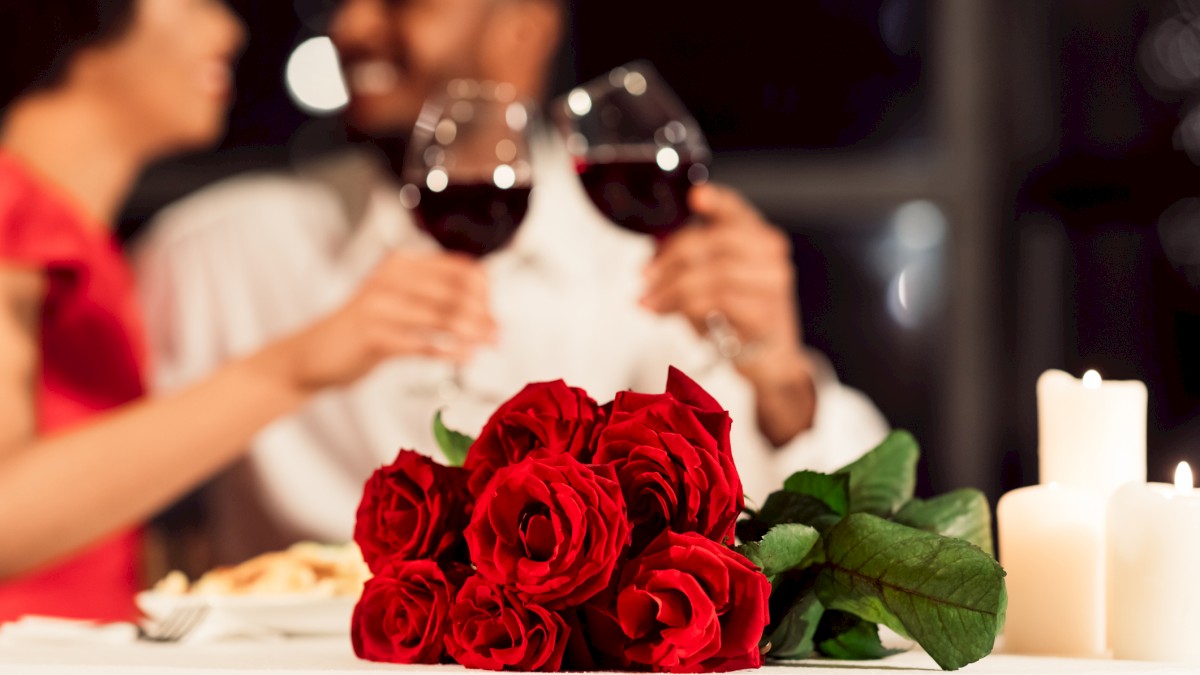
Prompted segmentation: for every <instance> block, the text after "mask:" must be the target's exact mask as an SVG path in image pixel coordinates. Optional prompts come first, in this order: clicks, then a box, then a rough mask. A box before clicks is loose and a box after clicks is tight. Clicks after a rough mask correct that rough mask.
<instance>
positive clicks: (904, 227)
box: [892, 199, 946, 251]
mask: <svg viewBox="0 0 1200 675" xmlns="http://www.w3.org/2000/svg"><path fill="white" fill-rule="evenodd" d="M892 222H893V223H894V225H893V227H894V228H895V235H896V241H898V242H899V243H900V245H901V246H903V247H904V248H906V249H908V250H909V251H924V250H926V249H930V248H934V247H936V246H939V245H940V244H941V243H942V241H943V240H944V239H945V238H946V216H945V215H944V214H943V213H942V210H941V209H940V208H938V206H937V205H936V204H934V203H933V202H931V201H928V200H925V199H918V200H915V201H911V202H906V203H905V204H902V205H901V206H900V208H898V209H896V213H895V215H893V216H892Z"/></svg>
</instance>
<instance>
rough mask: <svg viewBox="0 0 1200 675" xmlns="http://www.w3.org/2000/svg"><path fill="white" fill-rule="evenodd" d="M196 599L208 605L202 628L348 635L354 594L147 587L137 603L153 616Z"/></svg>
mask: <svg viewBox="0 0 1200 675" xmlns="http://www.w3.org/2000/svg"><path fill="white" fill-rule="evenodd" d="M198 602H201V603H204V604H206V605H208V606H209V608H210V612H209V615H208V618H207V619H206V620H205V624H206V628H208V629H209V630H206V631H205V632H213V633H231V634H232V633H277V634H283V635H349V634H350V617H351V615H352V614H353V613H354V604H355V600H354V599H353V598H328V597H313V596H303V595H287V596H282V595H281V596H227V595H170V594H167V593H155V592H154V591H146V592H144V593H139V594H138V596H137V605H138V607H139V608H140V609H141V610H142V612H144V613H145V614H146V616H148V617H149V618H150V619H152V620H159V619H163V618H165V617H166V616H167V615H168V614H170V613H171V610H173V609H175V608H177V607H180V606H188V605H193V604H195V603H198Z"/></svg>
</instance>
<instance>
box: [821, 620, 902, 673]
mask: <svg viewBox="0 0 1200 675" xmlns="http://www.w3.org/2000/svg"><path fill="white" fill-rule="evenodd" d="M814 639H815V640H817V645H816V646H817V651H819V652H821V654H823V655H825V656H828V657H830V658H834V659H844V660H847V661H873V660H876V659H882V658H884V657H887V656H892V655H893V654H899V653H901V652H903V651H905V650H903V649H888V648H887V647H884V646H883V643H882V642H880V640H879V626H877V625H875V624H873V623H871V622H870V621H863V620H862V619H860V618H858V617H857V616H854V615H853V614H847V613H845V612H833V611H831V612H825V616H824V617H823V618H822V619H821V625H820V627H819V629H818V631H817V636H816V637H815V638H814Z"/></svg>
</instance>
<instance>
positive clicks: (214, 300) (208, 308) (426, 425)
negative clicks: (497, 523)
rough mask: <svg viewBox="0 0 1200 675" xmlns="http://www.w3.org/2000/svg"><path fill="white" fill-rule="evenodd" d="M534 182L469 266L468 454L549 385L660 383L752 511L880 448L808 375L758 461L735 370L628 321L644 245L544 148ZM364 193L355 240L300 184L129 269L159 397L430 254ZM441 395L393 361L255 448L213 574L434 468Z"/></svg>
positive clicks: (338, 199)
mask: <svg viewBox="0 0 1200 675" xmlns="http://www.w3.org/2000/svg"><path fill="white" fill-rule="evenodd" d="M534 180H535V183H534V184H535V189H534V193H533V196H532V198H531V204H530V210H529V213H528V216H527V218H526V220H525V222H524V224H523V225H522V227H521V229H520V231H519V233H518V235H517V237H516V239H515V240H514V242H513V244H512V245H511V246H510V247H509V248H507V249H506V250H503V251H500V252H498V253H495V254H493V255H491V256H488V257H487V258H485V259H484V265H485V267H486V270H487V274H488V276H489V282H490V295H491V300H492V303H493V312H494V315H495V317H496V319H497V322H498V323H499V325H500V326H501V335H500V341H499V344H498V345H497V346H496V347H495V348H488V349H486V350H484V351H482V352H480V353H478V354H477V356H476V357H475V358H474V359H473V360H472V361H471V362H470V363H469V364H468V365H467V366H466V368H465V369H464V371H463V377H464V382H465V385H466V392H467V393H465V394H464V395H463V396H462V397H460V398H458V399H455V400H453V401H452V402H451V403H450V404H449V407H448V409H447V411H446V419H447V422H448V424H449V425H450V426H453V427H456V428H458V429H460V430H462V431H464V432H466V433H469V434H472V435H474V434H475V433H476V432H478V431H479V429H480V428H481V427H482V425H483V423H484V422H485V421H486V420H487V417H488V416H489V414H490V413H491V411H492V410H493V409H494V408H495V407H496V406H497V405H498V404H499V403H500V402H501V401H502V400H503V399H505V398H507V397H508V396H509V395H511V394H513V393H515V392H517V391H518V390H519V389H520V388H521V387H522V386H524V385H525V384H526V383H528V382H536V381H547V380H555V379H560V378H561V379H564V380H566V382H567V383H568V384H570V385H572V386H578V387H583V388H584V389H586V390H587V391H588V392H589V393H590V394H591V395H592V396H593V397H594V398H595V399H596V400H597V401H599V402H601V403H603V402H605V401H607V400H610V399H611V398H612V397H613V395H614V394H616V392H618V391H621V390H623V389H634V390H638V391H647V392H661V391H662V390H663V386H664V384H665V381H666V375H667V366H668V365H676V366H678V367H680V368H681V369H683V370H684V371H685V372H687V373H689V374H690V375H692V376H693V377H694V378H695V379H697V380H698V381H699V382H700V384H701V385H703V386H704V387H705V388H706V389H708V390H709V392H710V393H712V394H713V395H714V396H715V397H716V398H717V400H718V401H720V402H721V403H722V405H724V406H725V407H726V408H727V409H728V410H729V411H730V413H731V415H732V417H733V432H732V434H733V439H732V441H733V448H734V455H735V461H736V463H737V466H738V467H739V470H740V473H741V477H742V481H743V483H744V486H745V489H746V493H747V495H748V496H749V497H750V498H751V500H754V501H757V502H759V503H761V500H762V499H763V498H765V496H766V495H767V494H768V493H770V492H771V491H773V490H776V489H779V487H780V486H781V484H782V481H783V479H784V478H785V477H786V476H787V475H789V474H790V473H791V472H793V471H796V470H799V469H814V470H824V471H830V470H833V469H836V468H839V467H840V466H842V465H844V464H846V463H848V462H850V461H852V460H854V459H855V458H857V457H858V456H859V455H861V454H862V453H863V452H865V451H866V450H867V449H869V448H870V447H872V446H873V445H874V444H876V443H877V442H878V441H880V440H881V439H882V437H883V436H884V434H885V433H886V431H887V425H886V423H885V421H884V419H883V417H882V416H881V415H880V414H879V412H878V411H877V410H876V409H875V407H874V406H873V405H872V404H871V403H870V401H869V400H867V398H866V397H865V396H863V395H862V394H861V393H859V392H857V391H854V390H852V389H850V388H847V387H845V386H842V385H841V384H839V383H838V382H837V379H836V377H835V376H834V374H833V373H832V370H831V369H830V368H829V367H828V365H827V363H826V362H825V360H824V359H823V358H820V356H819V355H816V356H817V358H816V359H815V361H816V362H817V363H818V364H819V365H818V369H819V370H820V371H821V372H819V373H818V374H817V375H818V376H817V390H818V396H817V409H816V420H815V424H814V426H813V428H812V429H811V430H810V431H808V432H806V433H804V434H802V435H800V436H799V437H797V438H796V439H795V440H793V441H792V442H791V443H789V444H788V445H787V446H786V447H783V448H779V449H776V448H773V447H772V446H771V444H770V443H769V442H768V441H767V440H766V439H765V438H764V437H763V436H762V435H761V434H760V433H759V431H758V429H757V426H756V423H755V419H756V414H755V402H754V396H753V393H752V390H751V388H750V387H749V385H748V384H747V383H746V382H745V381H744V380H743V379H742V378H741V377H740V375H738V374H737V372H736V371H735V370H734V369H733V367H732V366H731V364H729V363H727V362H724V361H721V360H720V358H719V357H718V356H717V355H716V353H715V350H714V349H713V348H712V347H711V345H710V344H709V343H708V342H707V341H706V340H704V339H702V338H701V337H700V336H697V335H696V334H695V332H694V330H693V329H692V328H691V327H690V325H688V324H687V323H686V322H685V321H684V320H683V319H682V318H680V317H662V316H657V315H654V314H652V313H650V312H648V311H646V310H644V309H642V308H641V307H640V306H639V305H638V302H637V299H638V297H639V295H640V292H641V290H642V288H641V284H642V275H641V270H642V268H643V266H644V265H645V264H646V262H647V261H648V260H649V258H650V256H651V255H652V244H651V243H650V241H649V240H648V238H644V237H639V236H636V235H633V234H629V233H626V232H624V231H622V230H619V229H618V228H617V227H615V226H614V225H612V224H611V223H610V222H608V221H607V220H605V219H604V218H603V216H601V214H600V213H599V212H598V211H596V210H595V209H594V208H593V207H592V205H591V203H590V202H589V201H588V198H587V195H586V193H585V192H584V191H583V189H582V187H581V186H580V185H579V182H578V179H577V178H576V176H575V174H574V171H572V169H571V165H570V160H569V158H568V157H567V156H566V154H565V152H564V151H562V150H561V148H560V147H559V146H558V145H557V144H552V143H542V144H540V145H539V146H538V147H537V148H536V152H535V179H534ZM373 184H374V185H375V186H376V187H374V188H372V189H371V190H370V192H369V198H368V199H367V200H366V209H365V213H364V214H363V217H362V218H361V219H359V220H360V222H358V223H357V224H354V223H351V222H350V221H349V219H348V217H347V215H346V212H347V209H346V206H345V199H344V198H343V197H342V196H340V193H339V191H338V190H336V189H334V188H333V187H332V186H331V185H330V184H329V182H327V181H325V180H321V179H318V178H314V177H303V176H284V175H261V176H252V177H241V178H235V179H232V180H230V181H227V182H225V183H223V184H220V185H217V186H215V187H212V188H209V189H207V190H204V191H202V192H200V193H198V194H196V195H193V196H192V197H190V198H188V199H185V200H184V201H182V202H180V203H179V204H177V205H174V206H172V207H171V208H169V209H168V210H166V211H164V212H163V213H162V214H161V216H160V217H159V218H158V219H157V221H156V223H155V224H154V225H153V227H152V228H151V231H150V234H149V235H148V237H147V238H146V241H145V242H144V244H143V245H142V247H141V249H140V251H139V252H138V254H137V255H136V256H135V263H136V267H137V270H138V275H139V279H140V284H141V287H142V292H143V298H144V304H145V310H146V318H147V330H148V337H149V342H150V345H151V349H152V352H153V354H152V363H153V365H154V368H155V382H154V387H155V389H157V390H159V391H169V390H173V389H177V388H179V387H182V386H185V385H188V384H190V383H193V382H195V381H197V380H198V379H200V378H202V377H204V376H205V375H207V374H208V373H210V372H211V371H213V370H214V369H215V368H216V367H217V366H219V365H220V364H221V363H222V362H224V361H227V360H229V359H232V358H236V357H238V356H242V355H245V354H248V353H251V352H253V351H255V350H257V349H259V348H261V347H262V346H264V345H265V344H267V343H269V342H270V341H272V340H274V339H276V338H279V337H281V336H283V335H285V334H288V333H290V332H293V331H295V330H297V329H300V328H302V327H303V326H305V325H307V324H309V323H310V322H312V321H313V320H315V319H317V318H319V317H321V316H323V315H324V314H326V313H328V312H330V311H332V310H333V309H335V308H336V307H337V306H338V305H339V304H340V303H342V302H343V301H345V300H346V299H347V298H348V297H349V296H350V294H351V293H352V292H353V291H354V289H355V288H356V286H357V284H358V283H359V281H360V280H362V279H363V278H364V277H365V276H366V275H367V274H368V273H369V272H370V271H371V269H372V268H373V266H374V265H375V264H376V263H377V262H378V261H379V260H380V259H381V258H382V257H383V256H384V255H385V254H386V252H387V251H388V249H389V248H392V247H404V248H409V249H427V250H436V246H437V244H436V243H434V242H433V240H432V239H431V238H430V237H428V236H427V235H425V234H424V233H423V232H421V231H420V230H419V229H418V228H417V227H416V226H415V225H414V223H413V221H412V219H411V217H410V215H409V213H408V212H407V211H406V210H405V209H404V208H403V206H401V204H400V202H399V196H398V194H397V192H396V191H395V190H394V189H393V188H391V187H388V186H386V185H385V181H382V180H376V181H374V183H373ZM450 375H451V371H450V368H449V366H447V365H446V364H444V363H441V362H438V361H436V360H431V359H422V358H404V359H396V360H394V361H391V362H388V363H385V364H383V365H381V366H380V367H378V368H377V369H376V370H375V371H374V372H372V373H371V374H369V375H368V376H366V377H364V378H363V379H362V380H360V381H359V382H358V383H356V384H354V385H353V386H350V387H347V388H345V389H341V390H336V391H327V392H325V393H322V394H320V395H318V396H316V397H315V398H314V399H312V400H311V402H309V403H308V404H307V405H306V406H305V407H304V408H302V409H301V410H299V411H298V412H297V413H295V414H293V415H291V416H289V417H286V418H284V419H281V420H279V421H277V422H275V423H274V424H272V425H270V426H269V427H267V428H266V429H264V430H263V431H262V432H261V433H260V434H259V435H258V436H257V437H256V438H255V439H254V441H253V448H252V449H251V452H250V453H249V455H248V456H247V458H246V460H245V461H244V462H242V463H241V464H240V465H239V466H238V467H237V468H236V470H234V471H231V472H228V473H227V474H226V475H225V476H223V477H222V478H221V479H219V480H218V481H216V482H215V484H214V485H213V486H212V487H211V490H210V494H211V496H212V497H214V499H213V500H211V503H212V505H213V507H214V509H215V512H214V516H215V517H216V519H217V527H218V529H219V530H223V532H219V533H218V538H219V539H221V540H223V541H220V544H222V545H223V546H224V550H225V551H226V553H227V557H231V558H232V557H237V556H243V555H248V554H251V553H254V552H256V551H258V550H261V549H264V548H267V547H270V546H279V545H284V544H286V543H288V542H289V541H292V540H296V539H314V540H318V541H345V540H348V539H349V538H350V536H351V532H352V528H353V522H354V513H355V509H356V507H357V504H358V501H359V498H360V496H361V490H362V485H363V482H364V481H365V480H366V478H367V477H368V476H369V475H370V473H371V472H372V471H373V470H374V469H375V468H377V467H379V466H380V465H381V464H384V463H387V462H390V461H391V459H392V458H393V457H394V456H395V453H396V451H397V450H398V449H400V448H411V449H415V450H417V451H419V452H423V453H426V454H430V455H433V456H437V455H438V450H437V446H436V444H435V443H434V440H433V436H432V424H431V420H432V416H433V414H434V412H435V411H436V409H437V408H439V407H440V406H442V405H444V403H442V402H439V400H438V399H437V398H436V397H434V396H431V395H430V391H431V390H432V389H434V388H435V387H436V386H437V385H438V384H439V383H443V382H445V381H446V380H447V379H448V378H449V377H450ZM222 514H223V515H222ZM222 521H224V522H222ZM252 521H253V522H252ZM239 539H240V541H239ZM247 539H252V540H253V541H247Z"/></svg>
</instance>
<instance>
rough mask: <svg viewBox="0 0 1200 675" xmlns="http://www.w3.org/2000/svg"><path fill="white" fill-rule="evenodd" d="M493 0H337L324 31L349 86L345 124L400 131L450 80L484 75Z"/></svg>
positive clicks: (371, 130) (372, 131)
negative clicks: (484, 38) (482, 60)
mask: <svg viewBox="0 0 1200 675" xmlns="http://www.w3.org/2000/svg"><path fill="white" fill-rule="evenodd" d="M493 2H494V0H342V2H341V3H340V5H339V7H338V9H337V12H336V14H335V15H334V18H333V23H332V26H331V28H330V36H331V38H332V39H333V41H334V44H335V45H336V46H337V49H338V52H339V54H340V55H341V60H342V69H343V71H344V72H345V75H346V82H347V84H348V85H349V88H350V105H349V107H348V109H347V111H346V115H347V119H348V121H349V122H350V125H351V126H353V127H354V128H356V129H358V130H359V131H361V132H363V133H366V134H368V135H376V136H380V135H387V134H390V133H397V132H399V133H405V132H407V131H408V130H409V129H411V128H412V125H413V124H414V123H415V122H416V119H417V116H418V114H419V113H420V111H421V106H422V105H423V104H424V102H425V99H427V98H428V97H429V96H431V95H432V94H434V93H436V92H440V91H441V90H442V87H443V86H444V85H445V83H446V82H447V81H448V80H451V79H454V78H460V77H462V78H483V77H485V75H486V74H485V73H482V72H481V69H480V66H479V63H480V58H479V51H480V43H481V36H482V35H483V32H484V30H485V27H486V24H487V21H488V20H489V16H490V13H491V12H490V10H491V4H492V3H493Z"/></svg>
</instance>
